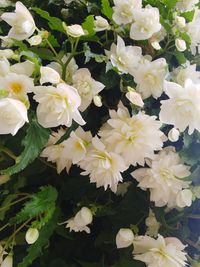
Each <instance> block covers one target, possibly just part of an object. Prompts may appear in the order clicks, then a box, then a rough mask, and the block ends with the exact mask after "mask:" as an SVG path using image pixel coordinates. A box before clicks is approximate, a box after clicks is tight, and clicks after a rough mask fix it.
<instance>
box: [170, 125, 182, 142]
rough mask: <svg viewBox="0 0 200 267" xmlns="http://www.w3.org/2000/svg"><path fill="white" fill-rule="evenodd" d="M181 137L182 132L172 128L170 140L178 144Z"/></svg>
mask: <svg viewBox="0 0 200 267" xmlns="http://www.w3.org/2000/svg"><path fill="white" fill-rule="evenodd" d="M179 136H180V132H179V130H177V129H176V128H172V129H171V130H170V131H169V133H168V139H169V140H170V141H171V142H177V141H178V139H179Z"/></svg>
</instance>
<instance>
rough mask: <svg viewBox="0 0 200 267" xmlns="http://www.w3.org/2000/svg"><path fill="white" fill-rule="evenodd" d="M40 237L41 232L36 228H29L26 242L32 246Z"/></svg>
mask: <svg viewBox="0 0 200 267" xmlns="http://www.w3.org/2000/svg"><path fill="white" fill-rule="evenodd" d="M38 237H39V231H38V229H36V228H29V229H28V231H27V232H26V236H25V239H26V242H27V243H28V244H29V245H31V244H34V243H35V242H36V241H37V239H38Z"/></svg>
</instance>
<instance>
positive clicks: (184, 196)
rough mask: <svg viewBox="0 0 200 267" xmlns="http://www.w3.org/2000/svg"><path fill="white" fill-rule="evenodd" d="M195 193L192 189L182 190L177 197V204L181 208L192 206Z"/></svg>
mask: <svg viewBox="0 0 200 267" xmlns="http://www.w3.org/2000/svg"><path fill="white" fill-rule="evenodd" d="M192 198H193V194H192V191H191V190H190V189H184V190H182V191H180V192H179V193H178V195H177V197H176V204H177V206H178V207H179V208H184V207H186V206H187V207H190V206H191V205H192Z"/></svg>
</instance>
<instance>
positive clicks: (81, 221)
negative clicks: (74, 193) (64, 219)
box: [74, 207, 93, 227]
mask: <svg viewBox="0 0 200 267" xmlns="http://www.w3.org/2000/svg"><path fill="white" fill-rule="evenodd" d="M92 220H93V215H92V212H91V210H90V209H88V208H87V207H83V208H82V209H81V210H80V211H79V212H78V213H77V214H76V215H75V217H74V222H75V224H76V225H78V226H79V227H80V226H85V225H88V224H90V223H92Z"/></svg>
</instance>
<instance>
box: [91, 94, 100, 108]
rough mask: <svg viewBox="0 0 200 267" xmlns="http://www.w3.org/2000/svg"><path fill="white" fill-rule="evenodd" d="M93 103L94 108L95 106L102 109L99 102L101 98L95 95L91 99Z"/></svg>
mask: <svg viewBox="0 0 200 267" xmlns="http://www.w3.org/2000/svg"><path fill="white" fill-rule="evenodd" d="M93 102H94V104H95V106H97V107H99V108H100V107H102V101H101V97H100V96H99V95H95V96H94V97H93Z"/></svg>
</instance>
